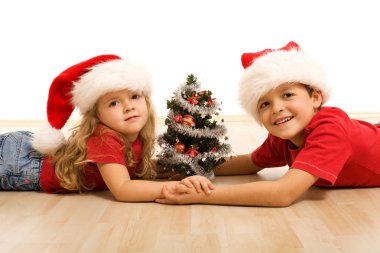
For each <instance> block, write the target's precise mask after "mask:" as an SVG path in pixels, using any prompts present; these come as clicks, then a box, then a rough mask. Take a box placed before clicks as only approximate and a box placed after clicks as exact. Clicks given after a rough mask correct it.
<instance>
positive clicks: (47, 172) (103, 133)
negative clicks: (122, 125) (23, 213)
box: [40, 125, 142, 193]
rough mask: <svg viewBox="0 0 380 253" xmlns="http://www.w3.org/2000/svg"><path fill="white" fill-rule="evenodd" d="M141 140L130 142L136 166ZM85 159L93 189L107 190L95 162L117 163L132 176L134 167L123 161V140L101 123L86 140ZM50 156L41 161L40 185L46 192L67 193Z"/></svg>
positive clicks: (87, 177)
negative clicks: (124, 167) (61, 184)
mask: <svg viewBox="0 0 380 253" xmlns="http://www.w3.org/2000/svg"><path fill="white" fill-rule="evenodd" d="M141 149H142V142H141V139H140V138H137V139H136V141H134V142H133V143H132V153H133V156H134V160H135V161H136V162H137V166H136V167H138V165H139V164H140V161H141ZM87 159H88V160H90V161H92V162H90V163H88V164H87V165H86V166H85V168H84V174H85V180H86V183H87V184H88V185H92V186H94V188H93V190H107V189H108V187H107V185H106V184H105V182H104V180H103V178H102V175H101V174H100V171H99V169H98V166H97V165H96V163H103V164H106V163H117V164H121V165H124V166H126V168H127V169H128V172H129V175H130V177H133V176H134V174H135V171H136V167H130V166H128V165H127V164H126V162H125V148H124V141H123V140H122V139H121V138H120V137H119V136H118V134H117V133H116V132H115V131H113V130H111V129H108V128H106V127H104V126H103V125H99V126H98V127H97V129H96V131H95V133H94V134H93V135H92V136H91V137H90V138H89V139H88V141H87ZM51 161H52V159H51V157H50V156H47V157H46V158H45V160H44V161H43V164H42V168H41V174H40V185H41V187H42V189H43V190H44V191H45V192H48V193H69V192H70V191H68V190H66V189H65V188H63V187H61V186H60V183H59V180H58V178H57V176H56V175H55V170H54V167H53V166H52V164H51Z"/></svg>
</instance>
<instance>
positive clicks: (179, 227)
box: [0, 121, 380, 253]
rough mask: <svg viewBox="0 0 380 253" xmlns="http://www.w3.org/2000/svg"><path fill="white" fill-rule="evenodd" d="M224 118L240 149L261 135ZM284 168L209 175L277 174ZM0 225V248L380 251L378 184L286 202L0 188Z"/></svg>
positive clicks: (232, 180) (227, 180)
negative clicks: (246, 203) (121, 197)
mask: <svg viewBox="0 0 380 253" xmlns="http://www.w3.org/2000/svg"><path fill="white" fill-rule="evenodd" d="M226 124H227V127H228V130H229V134H228V135H229V137H230V143H231V145H232V146H233V149H234V150H235V152H236V153H237V154H239V153H246V152H249V151H251V150H252V149H253V148H254V147H255V146H257V145H258V143H260V142H261V141H262V140H263V139H264V138H265V131H264V130H263V129H261V128H258V127H257V126H254V124H253V123H251V122H249V121H231V122H226ZM160 130H162V129H160ZM2 132H4V131H2ZM285 171H286V168H278V169H275V170H273V169H272V170H264V171H262V172H260V174H258V175H255V176H237V177H217V178H216V179H215V181H214V183H215V184H216V185H217V186H218V185H227V184H237V183H242V182H250V181H254V180H263V179H265V180H274V179H276V178H278V177H280V176H281V175H282V174H283V173H284V172H285ZM0 231H1V232H0V252H1V253H8V252H23V253H24V252H38V253H43V252H63V253H69V252H70V253H72V252H91V253H92V252H102V253H103V252H107V253H108V252H110V253H112V252H165V253H169V252H344V253H349V252H360V253H361V252H380V242H379V239H380V188H370V189H339V190H327V189H321V188H312V189H311V190H310V191H309V192H308V193H306V194H305V195H304V196H302V198H301V199H300V200H299V201H298V202H297V203H295V204H294V205H292V206H290V207H286V208H262V207H240V206H211V205H187V206H167V205H160V204H156V203H120V202H116V201H114V199H113V198H112V195H111V194H110V193H109V192H95V193H89V194H86V195H79V194H72V195H51V194H46V193H40V192H1V193H0Z"/></svg>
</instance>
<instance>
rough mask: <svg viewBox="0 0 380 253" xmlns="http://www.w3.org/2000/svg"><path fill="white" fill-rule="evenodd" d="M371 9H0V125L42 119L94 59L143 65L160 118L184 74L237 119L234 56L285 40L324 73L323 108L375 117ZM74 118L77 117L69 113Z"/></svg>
mask: <svg viewBox="0 0 380 253" xmlns="http://www.w3.org/2000/svg"><path fill="white" fill-rule="evenodd" d="M375 3H376V0H373V1H370V0H362V1H358V0H355V1H350V0H346V1H331V0H319V1H308V0H287V1H281V0H278V1H275V0H266V1H261V0H256V1H255V0H247V1H243V0H231V1H223V0H214V1H213V0H186V1H180V0H159V1H154V0H152V1H147V0H139V1H127V0H124V1H121V0H120V1H115V0H103V1H99V0H56V1H49V0H45V1H43V0H33V1H29V0H12V1H1V3H0V27H1V37H0V71H1V72H0V73H1V81H0V85H1V90H0V92H1V99H0V120H4V119H45V118H46V116H45V110H46V100H47V93H48V89H49V86H50V83H51V81H52V80H53V78H54V77H55V76H57V75H58V74H59V73H60V72H61V71H63V70H64V69H66V68H67V67H69V66H71V65H72V64H75V63H77V62H79V61H83V60H85V59H87V58H90V57H93V56H95V55H99V54H108V53H111V54H117V55H120V56H121V57H124V58H126V57H130V58H134V59H138V60H141V61H143V62H145V63H146V65H147V66H148V68H149V69H150V70H151V72H152V76H153V81H154V86H155V94H154V96H153V101H154V103H155V106H156V108H157V112H158V114H159V115H160V116H163V115H166V113H167V109H166V100H167V99H168V98H170V97H171V95H172V92H173V91H174V90H175V89H176V88H177V87H178V85H179V84H181V83H182V82H184V81H185V79H186V76H187V74H189V73H193V74H195V75H196V76H197V77H198V80H199V81H200V82H201V84H202V89H209V90H211V91H212V92H213V93H214V96H215V97H216V98H217V99H218V100H219V101H222V102H223V104H222V112H221V113H222V114H223V115H231V114H244V111H242V110H241V108H240V105H239V102H238V97H237V93H238V87H237V82H238V80H239V77H240V75H241V73H242V72H243V68H242V66H241V63H240V56H241V54H242V53H243V52H249V51H250V52H255V51H259V50H262V49H264V48H279V47H282V46H284V45H285V44H286V43H287V42H288V41H290V40H294V41H296V42H297V43H299V44H300V45H301V47H302V48H303V49H304V50H305V51H307V52H308V53H310V54H312V55H313V56H314V57H315V58H317V60H318V61H320V62H321V63H322V65H324V67H325V70H326V72H327V75H328V79H329V81H330V83H331V85H332V86H333V95H332V99H331V100H330V102H329V103H328V104H329V105H334V106H339V107H341V108H343V109H345V110H346V111H348V112H379V111H380V99H379V94H380V84H379V74H378V73H379V67H380V65H379V63H378V61H379V59H380V38H379V37H380V36H379V26H378V24H380V15H378V8H377V7H376V5H375ZM73 117H77V113H75V114H74V116H73Z"/></svg>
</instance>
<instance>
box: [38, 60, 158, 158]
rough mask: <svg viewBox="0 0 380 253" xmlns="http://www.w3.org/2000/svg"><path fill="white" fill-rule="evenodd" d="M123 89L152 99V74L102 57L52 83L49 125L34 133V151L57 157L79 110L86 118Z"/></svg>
mask: <svg viewBox="0 0 380 253" xmlns="http://www.w3.org/2000/svg"><path fill="white" fill-rule="evenodd" d="M123 89H128V90H131V91H137V92H143V93H144V95H147V96H150V95H151V93H152V85H151V79H150V74H149V73H148V71H147V69H146V68H145V67H144V66H143V65H142V64H141V63H139V62H135V61H132V60H129V59H126V60H123V59H121V58H120V57H119V56H117V55H99V56H96V57H93V58H91V59H88V60H86V61H83V62H80V63H78V64H75V65H73V66H71V67H69V68H68V69H66V70H65V71H63V72H62V73H61V74H59V75H58V76H57V77H56V78H55V79H54V80H53V82H52V83H51V86H50V89H49V95H48V101H47V119H48V124H47V125H46V126H43V127H41V128H40V129H39V131H37V132H35V133H34V138H33V143H32V145H33V147H34V148H35V149H36V150H37V151H39V152H41V153H43V154H54V153H55V152H56V151H57V149H58V148H59V147H60V146H61V145H62V144H63V143H64V141H65V138H64V135H63V133H62V132H61V129H62V128H63V127H64V125H65V124H66V122H67V120H68V119H69V118H70V115H71V113H72V112H73V111H74V109H75V108H78V109H79V111H80V113H81V114H84V113H86V112H87V111H89V110H90V109H91V108H92V107H93V106H95V104H96V101H97V100H98V99H99V97H101V96H102V95H104V94H106V93H108V92H112V91H117V90H123Z"/></svg>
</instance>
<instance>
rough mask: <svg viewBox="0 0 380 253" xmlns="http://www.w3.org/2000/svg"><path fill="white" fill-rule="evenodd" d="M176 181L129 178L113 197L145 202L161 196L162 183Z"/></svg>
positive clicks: (126, 200) (166, 183) (167, 183)
mask: <svg viewBox="0 0 380 253" xmlns="http://www.w3.org/2000/svg"><path fill="white" fill-rule="evenodd" d="M175 183H177V182H173V181H172V182H153V181H147V180H129V181H127V182H125V183H124V184H123V185H122V186H121V187H120V188H119V190H118V191H117V192H114V193H113V195H114V197H115V198H116V199H117V200H119V201H125V202H146V201H154V200H155V199H157V198H159V197H162V187H163V185H170V184H175Z"/></svg>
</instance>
